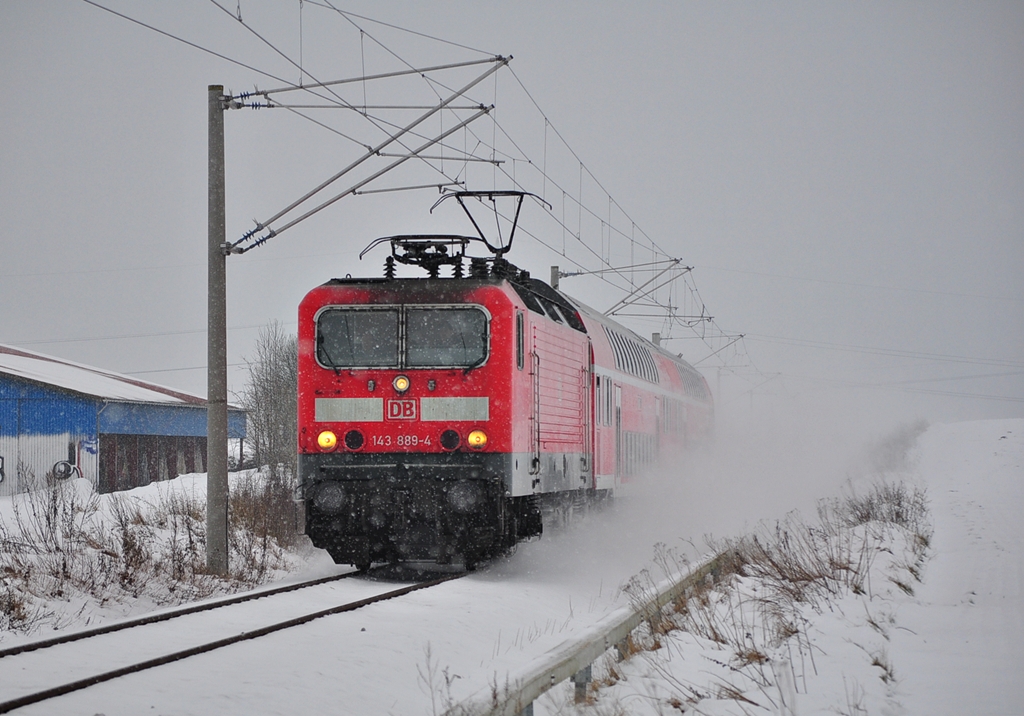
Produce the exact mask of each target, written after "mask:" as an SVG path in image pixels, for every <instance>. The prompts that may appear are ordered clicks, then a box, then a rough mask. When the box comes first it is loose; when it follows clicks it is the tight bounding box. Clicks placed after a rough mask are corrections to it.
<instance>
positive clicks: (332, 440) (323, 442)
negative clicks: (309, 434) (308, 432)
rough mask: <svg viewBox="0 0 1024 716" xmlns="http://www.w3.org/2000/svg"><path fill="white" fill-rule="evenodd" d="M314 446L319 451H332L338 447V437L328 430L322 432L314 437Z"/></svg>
mask: <svg viewBox="0 0 1024 716" xmlns="http://www.w3.org/2000/svg"><path fill="white" fill-rule="evenodd" d="M316 444H317V445H319V446H320V449H321V450H333V449H334V448H336V447H337V446H338V436H337V435H335V434H334V433H332V432H331V431H330V430H324V431H323V432H322V433H320V434H319V435H317V436H316Z"/></svg>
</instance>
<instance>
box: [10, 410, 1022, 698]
mask: <svg viewBox="0 0 1024 716" xmlns="http://www.w3.org/2000/svg"><path fill="white" fill-rule="evenodd" d="M913 458H914V459H913V462H912V466H911V468H910V469H908V470H906V474H905V475H903V477H904V478H905V479H907V480H910V481H912V482H915V483H917V484H920V485H923V486H924V487H925V488H926V489H927V494H928V496H929V499H930V503H931V510H932V514H931V518H930V519H931V523H932V526H933V528H934V534H933V537H932V540H931V543H930V546H929V548H928V555H929V559H928V561H927V563H926V564H925V566H924V570H923V572H922V573H921V577H922V579H923V581H922V582H916V581H915V582H914V583H913V585H912V591H913V594H912V595H911V594H907V593H906V592H904V591H903V590H902V589H899V588H897V587H895V586H893V585H892V583H890V584H889V585H883V584H880V583H878V582H876V583H875V584H873V585H872V589H871V590H870V594H869V595H855V594H847V595H843V596H840V597H839V598H838V599H837V600H836V601H835V602H834V604H833V605H832V606H829V607H827V608H823V609H820V610H818V611H815V610H813V609H808V610H806V611H805V612H803V614H804V616H805V617H806V620H807V626H806V634H807V635H808V639H809V642H810V644H811V647H812V648H811V651H810V652H808V653H806V654H803V656H804V663H800V661H799V660H800V658H801V652H800V650H799V649H796V650H792V649H791V655H792V656H791V658H789V659H788V660H787V659H783V658H781V655H780V654H772V655H771V656H772V657H773V661H772V662H771V663H770V664H768V665H766V671H765V674H767V675H769V677H770V681H771V684H772V685H771V686H765V687H764V694H765V695H766V696H769V695H770V696H772V699H773V700H774V701H775V702H778V701H780V698H779V696H778V694H779V693H780V692H779V683H781V684H782V687H783V689H789V690H790V691H791V692H792V693H793V694H794V700H793V703H794V704H795V709H793V711H792V712H793V713H801V714H809V713H834V712H838V713H846V714H850V715H851V716H852V715H853V714H860V713H884V714H903V713H907V714H925V713H928V714H946V713H948V714H954V713H956V714H961V713H985V714H1002V713H1007V714H1009V713H1021V712H1024V708H1022V703H1024V702H1022V697H1024V686H1022V685H1021V682H1020V680H1019V679H1018V675H1017V672H1019V667H1018V665H1017V664H1016V661H1015V659H1014V657H1015V656H1016V655H1017V654H1019V653H1020V647H1019V644H1021V643H1022V637H1024V624H1022V621H1024V617H1022V615H1024V597H1022V586H1024V585H1022V584H1021V571H1022V570H1021V566H1022V562H1024V540H1022V532H1024V530H1022V527H1021V521H1020V519H1019V515H1020V514H1021V510H1022V508H1024V480H1022V478H1024V420H1003V421H988V422H977V423H962V424H954V425H936V426H933V427H931V428H930V429H929V430H928V431H927V432H926V433H925V434H924V435H922V436H921V437H920V439H919V441H918V445H917V447H916V448H915V450H914V451H913ZM760 477H763V476H762V475H759V478H760ZM723 479H724V478H723ZM830 479H831V478H830ZM762 482H763V481H760V480H759V483H758V484H762ZM832 486H833V483H832V482H828V481H825V482H821V481H819V482H818V483H817V487H819V488H827V489H825V491H824V494H821V493H818V494H815V495H813V497H823V496H828V494H830V491H831V487H832ZM834 486H835V487H836V488H838V482H836V483H835V485H834ZM730 489H733V490H734V492H735V494H737V495H738V494H741V493H742V492H743V491H744V490H743V489H741V486H739V485H738V484H737V485H733V486H731V487H730V485H728V484H726V483H725V482H723V484H722V490H723V491H724V492H729V490H730ZM763 489H764V490H765V493H764V494H766V495H767V494H768V493H769V490H768V488H763ZM750 491H751V492H754V493H757V492H758V490H757V488H756V487H751V488H750ZM697 492H698V491H696V490H695V491H693V492H692V493H691V494H690V497H692V498H694V499H692V500H690V501H689V503H685V501H684V502H677V503H676V505H675V508H676V512H677V513H678V514H679V515H680V518H679V520H677V521H675V522H673V521H671V520H670V521H669V522H668V523H667V524H666V523H664V522H662V521H659V520H650V519H648V520H645V519H644V515H645V514H652V513H651V510H654V509H655V508H654V507H652V506H651V505H644V506H642V508H638V507H636V506H634V507H632V508H631V507H630V506H629V505H626V506H624V507H623V508H622V509H617V510H615V511H614V512H613V513H610V514H601V515H595V516H594V517H593V518H591V519H590V520H588V522H586V523H585V524H584V525H583V526H582V527H580V528H578V529H574V530H571V531H568V532H564V533H561V534H557V533H548V534H545V536H544V538H543V539H542V540H541V541H539V542H534V543H528V544H525V545H522V546H521V547H520V549H519V551H518V552H517V553H516V554H515V555H514V556H512V557H510V558H508V559H505V560H501V561H499V562H497V563H495V564H492V565H490V566H488V567H487V568H485V569H483V570H481V571H480V572H478V573H476V574H473V575H470V576H469V577H467V578H465V579H461V580H456V581H455V582H450V583H446V584H444V585H441V586H439V587H436V588H432V589H429V590H425V591H422V592H417V593H414V594H411V595H408V596H406V597H403V598H401V599H398V600H395V601H392V602H387V603H382V604H377V605H373V606H371V607H367V608H366V609H362V610H358V611H357V612H353V613H350V614H344V615H337V616H334V617H329V618H325V619H321V620H318V621H316V622H313V623H311V624H307V625H305V626H303V627H299V628H296V629H291V630H287V631H284V632H279V633H277V634H274V635H271V636H269V637H266V638H264V639H259V640H256V641H253V642H248V643H246V644H244V645H240V646H236V647H229V648H226V649H221V650H218V651H215V652H212V653H209V654H205V655H202V656H199V657H195V658H192V659H187V660H185V661H182V662H178V663H176V664H174V665H171V666H168V667H164V668H160V669H154V670H151V671H149V672H145V673H143V674H139V675H136V676H132V677H126V678H122V679H117V680H114V681H111V682H108V683H106V684H103V685H100V686H97V687H94V688H91V689H88V690H85V691H80V692H76V693H74V694H71V695H68V696H64V697H61V698H59V699H56V700H52V701H50V702H47V703H43V704H39V705H37V706H35V707H28V708H25V709H22V710H21V711H19V713H26V714H28V713H34V714H52V713H82V714H97V713H103V714H106V715H107V716H113V714H138V713H160V714H214V713H217V714H242V713H246V714H248V713H260V714H269V713H280V714H292V713H296V712H299V711H304V712H312V713H346V714H348V713H351V714H402V715H405V714H435V713H440V712H441V711H442V708H443V706H444V705H445V702H447V701H448V700H449V699H451V700H455V701H458V700H461V699H463V698H465V697H468V696H470V695H471V694H475V693H479V692H480V691H481V690H486V689H488V688H489V686H490V684H492V683H497V684H499V685H501V684H503V683H504V681H505V678H506V676H507V675H510V674H511V675H514V674H516V673H519V672H521V671H522V670H523V669H524V668H525V667H526V666H527V665H528V664H529V663H531V662H532V661H533V660H535V659H537V658H539V657H541V656H543V654H544V653H545V652H547V651H548V650H550V649H551V648H553V647H554V646H557V645H558V644H560V643H562V642H563V641H565V640H566V639H571V638H573V637H574V636H576V635H579V634H581V633H583V632H585V630H586V629H587V627H588V626H590V625H592V624H594V623H595V622H596V621H598V620H599V619H601V618H602V617H603V616H605V615H607V614H608V613H609V612H610V611H611V610H612V609H615V608H617V607H621V606H622V605H623V604H625V603H628V599H627V598H625V597H624V596H623V595H622V593H621V591H620V587H621V585H622V584H623V583H624V582H625V581H626V579H628V577H629V576H630V575H632V574H635V573H636V572H637V570H638V569H639V568H640V567H642V566H643V564H644V562H645V561H646V562H649V561H650V559H651V555H652V546H653V543H654V542H656V541H663V542H666V543H668V544H669V546H670V547H679V548H682V547H684V546H686V545H687V544H689V543H699V541H700V539H701V536H702V535H703V534H704V533H706V532H709V531H715V532H716V534H720V535H721V534H726V535H727V534H735V533H736V531H735V529H734V528H735V527H737V526H739V527H742V526H743V524H749V523H750V521H751V513H750V512H749V510H748V511H747V512H746V513H744V514H742V515H741V516H740V517H737V518H735V520H737V521H738V524H730V525H728V527H726V528H722V529H719V530H716V529H715V528H714V525H715V524H718V522H717V521H715V520H712V516H714V515H718V514H720V513H721V510H720V509H711V508H709V507H708V506H707V503H705V507H704V512H706V513H708V514H707V516H706V517H705V518H704V519H702V518H701V515H700V514H699V513H700V512H701V505H700V504H699V502H698V501H697V500H696V499H695V498H696V496H697ZM758 494H759V493H758ZM782 494H783V495H785V493H784V492H783V493H782ZM790 496H791V495H790ZM776 499H777V500H778V499H782V498H778V497H777V498H776ZM756 502H757V500H754V503H756ZM791 502H792V500H791ZM638 504H639V503H638ZM802 506H805V505H802ZM761 507H762V509H763V510H764V512H763V513H762V516H764V517H767V518H772V517H777V516H779V515H778V514H777V513H776V511H777V510H779V509H780V508H784V507H785V505H784V504H781V503H779V502H777V501H776V502H770V501H768V500H762V501H761ZM666 509H667V506H666ZM716 519H717V518H716ZM709 520H711V521H710V522H709ZM655 522H657V523H658V526H657V527H656V526H655V524H654V523H655ZM903 546H904V545H900V544H896V545H895V547H894V548H893V550H892V551H893V555H891V556H892V558H893V559H896V558H898V557H900V556H901V555H902V554H903V552H902V551H901V550H902V549H903ZM698 547H699V545H698ZM878 566H879V568H883V567H885V564H884V560H879V563H878ZM337 569H338V568H336V567H335V566H334V565H332V564H330V562H329V560H328V559H327V558H326V557H325V556H324V555H320V554H317V555H313V556H311V557H310V558H309V559H308V561H307V562H306V564H305V566H304V567H301V568H299V569H298V570H297V571H296V572H294V573H293V574H292V577H290V579H295V578H298V577H301V576H311V575H315V574H316V575H319V574H326V573H331V572H333V571H336V570H337ZM346 581H347V580H346ZM880 581H884V580H880ZM345 584H346V582H340V583H338V585H337V598H338V601H339V603H340V602H341V601H342V600H345V599H346V598H347V591H346V590H347V589H348V587H346V586H345ZM269 604H270V602H268V605H269ZM266 609H267V612H268V613H267V614H266V617H267V620H268V622H270V621H276V620H277V619H276V617H277V616H278V615H275V614H274V613H273V608H272V607H270V606H268V607H266ZM872 623H873V624H874V625H875V626H872ZM673 634H675V635H678V637H679V639H680V641H679V642H678V644H676V645H675V646H673V650H674V653H675V654H676V655H677V656H678V658H679V659H681V662H679V661H676V660H668V659H667V658H663V657H658V658H659V660H652V659H649V658H645V657H643V656H639V655H638V656H635V657H634V658H633V659H631V660H630V661H628V662H625V663H623V664H621V665H620V668H621V675H622V676H623V677H624V678H622V679H621V680H620V681H619V682H618V683H617V684H616V685H615V686H612V687H610V688H607V689H602V690H601V691H599V692H598V694H597V701H596V704H595V705H594V706H592V707H588V708H591V709H592V710H593V712H594V713H605V712H606V713H644V711H643V710H642V708H644V705H645V704H647V705H649V704H651V703H652V701H651V699H650V698H649V694H650V693H651V689H662V690H663V691H664V690H670V689H672V688H678V687H679V685H678V683H676V682H674V679H676V680H677V679H678V678H679V676H680V674H682V675H683V676H684V677H685V679H687V683H690V681H689V680H690V679H691V675H689V674H688V673H687V672H681V671H677V666H678V664H679V663H683V664H684V665H685V666H684V667H678V668H691V667H692V668H693V669H694V674H695V676H692V678H693V679H697V678H707V677H709V676H710V677H711V678H714V673H715V672H714V669H713V668H712V667H711V663H712V662H711V661H710V660H711V659H714V658H716V657H715V649H716V648H717V647H716V645H715V644H713V643H706V642H704V641H701V640H700V639H696V638H693V637H685V636H683V635H679V633H678V632H673ZM673 638H675V637H673ZM687 639H688V641H687ZM811 659H813V663H810V662H811ZM4 661H5V660H4V659H0V685H2V683H3V682H5V681H8V680H16V679H17V678H18V675H17V672H16V670H13V669H11V670H8V669H6V668H5V664H4ZM719 661H728V659H724V660H723V659H719ZM872 661H878V662H880V663H881V664H882V666H879V665H872ZM674 664H675V665H674ZM772 668H775V671H772ZM776 672H778V674H779V678H775V677H774V675H775V673H776ZM787 674H788V675H789V676H787ZM883 675H885V676H886V680H884V681H883V679H882V678H881V677H882V676H883ZM794 677H795V678H794ZM787 679H788V681H787ZM655 682H657V683H655ZM776 682H778V683H776ZM693 683H696V681H694V682H693ZM629 687H636V688H635V689H634V691H633V692H630V691H628V690H627V689H628V688H629ZM701 688H703V686H702V687H701ZM787 693H788V692H787ZM569 702H571V688H569V687H560V688H557V689H555V690H554V691H553V692H552V693H551V695H550V696H548V697H545V698H544V699H542V700H541V701H539V702H538V703H537V713H538V716H539V714H541V713H558V712H561V713H573V712H574V711H575V707H573V706H572V705H571V704H570V703H569ZM766 704H768V706H767V707H766V708H769V709H771V708H773V707H772V706H771V705H770V704H771V702H768V701H766ZM622 705H625V707H624V708H620V710H619V711H616V710H615V708H618V707H619V706H622ZM701 708H702V709H704V710H703V711H701V710H695V711H693V712H694V713H744V712H746V713H755V712H757V711H756V708H755V707H754V706H752V705H751V704H748V703H744V702H742V701H740V702H735V701H732V702H730V701H724V700H716V701H714V702H713V703H712V702H710V701H709V702H707V703H706V704H702V705H701ZM602 709H603V711H602ZM858 709H862V710H858ZM648 712H652V713H659V711H657V710H654V711H648ZM661 712H663V713H673V712H676V713H678V711H673V709H672V708H671V707H666V708H665V709H663V711H661ZM767 712H768V713H771V712H772V711H771V710H768V711H767ZM775 712H778V709H777V708H776V710H775Z"/></svg>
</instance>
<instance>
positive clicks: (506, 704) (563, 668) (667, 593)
mask: <svg viewBox="0 0 1024 716" xmlns="http://www.w3.org/2000/svg"><path fill="white" fill-rule="evenodd" d="M726 561H727V555H726V554H717V555H714V556H711V557H708V558H706V559H704V560H702V561H701V562H698V563H697V564H695V565H694V566H693V567H691V568H690V570H689V571H688V572H687V573H686V574H685V575H684V576H682V577H681V578H679V579H676V580H667V581H666V582H662V583H661V585H659V586H658V592H657V594H656V595H655V596H654V597H652V598H651V599H650V600H648V601H647V602H646V603H644V604H641V605H631V606H628V607H622V608H620V609H617V610H616V611H614V612H612V613H611V614H609V615H608V616H606V617H605V618H604V619H601V620H600V621H599V622H597V623H596V624H594V625H593V626H592V627H590V628H589V629H588V630H587V631H586V632H585V633H583V634H582V635H581V636H579V637H576V638H575V639H570V640H568V641H565V642H563V643H562V644H559V645H558V646H556V647H555V648H553V649H551V650H550V651H549V652H548V653H547V654H545V655H544V656H543V657H542V658H541V659H540V660H539V662H534V663H533V664H531V665H530V666H529V667H528V668H526V669H524V670H523V672H522V673H521V674H519V675H518V676H515V677H512V678H510V679H509V680H508V681H507V684H508V686H507V687H505V688H504V689H502V690H501V691H500V692H498V691H497V690H496V689H495V688H490V689H488V690H487V691H486V693H483V692H480V693H477V694H475V695H474V696H472V697H470V698H469V699H467V700H465V701H463V702H461V703H459V704H457V705H455V706H453V707H452V708H450V709H449V710H448V711H446V712H445V714H444V716H532V714H533V702H534V701H535V700H536V699H537V698H538V697H540V696H541V695H542V694H544V693H545V692H546V691H548V690H549V689H551V688H553V687H555V686H557V685H558V684H560V683H562V682H563V681H565V680H566V679H570V678H571V679H572V680H573V682H574V683H575V684H576V692H577V695H579V694H582V693H585V690H586V687H587V684H588V683H589V682H590V680H591V666H592V665H593V663H594V662H595V661H596V660H597V659H598V658H600V657H601V655H603V654H604V653H605V652H606V651H608V650H609V649H611V648H612V647H616V648H618V650H619V656H620V658H621V657H623V656H624V655H625V654H626V648H625V644H626V640H627V638H628V637H629V635H630V634H631V633H632V632H633V630H634V629H636V628H637V627H638V626H640V624H641V623H643V622H645V621H650V620H652V619H654V618H655V617H657V616H658V615H660V614H661V609H662V607H664V606H665V605H666V604H669V603H671V602H673V601H675V600H676V599H678V598H679V597H681V596H683V595H684V594H685V593H686V592H687V591H688V590H690V589H692V588H693V587H695V586H696V585H698V584H699V583H700V582H702V581H704V580H705V579H707V578H708V577H711V578H714V577H715V576H717V575H718V573H719V572H720V571H721V570H722V568H723V566H724V563H725V562H726Z"/></svg>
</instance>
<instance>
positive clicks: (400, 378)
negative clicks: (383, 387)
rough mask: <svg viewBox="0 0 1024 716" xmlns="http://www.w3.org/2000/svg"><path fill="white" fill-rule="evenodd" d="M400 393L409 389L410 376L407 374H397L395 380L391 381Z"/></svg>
mask: <svg viewBox="0 0 1024 716" xmlns="http://www.w3.org/2000/svg"><path fill="white" fill-rule="evenodd" d="M391 385H393V386H394V387H395V390H397V391H398V392H399V393H404V392H405V391H407V390H409V377H408V376H405V375H396V376H395V380H394V382H393V383H391Z"/></svg>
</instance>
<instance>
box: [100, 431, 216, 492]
mask: <svg viewBox="0 0 1024 716" xmlns="http://www.w3.org/2000/svg"><path fill="white" fill-rule="evenodd" d="M205 471H206V437H205V436H204V437H195V436H174V435H170V436H169V435H106V434H104V435H100V459H99V480H98V482H97V489H98V490H99V491H100V492H114V491H117V490H130V489H131V488H133V487H141V486H143V485H148V484H149V483H151V482H155V481H158V480H170V479H173V478H175V477H177V476H178V475H187V474H189V473H193V472H205Z"/></svg>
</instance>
